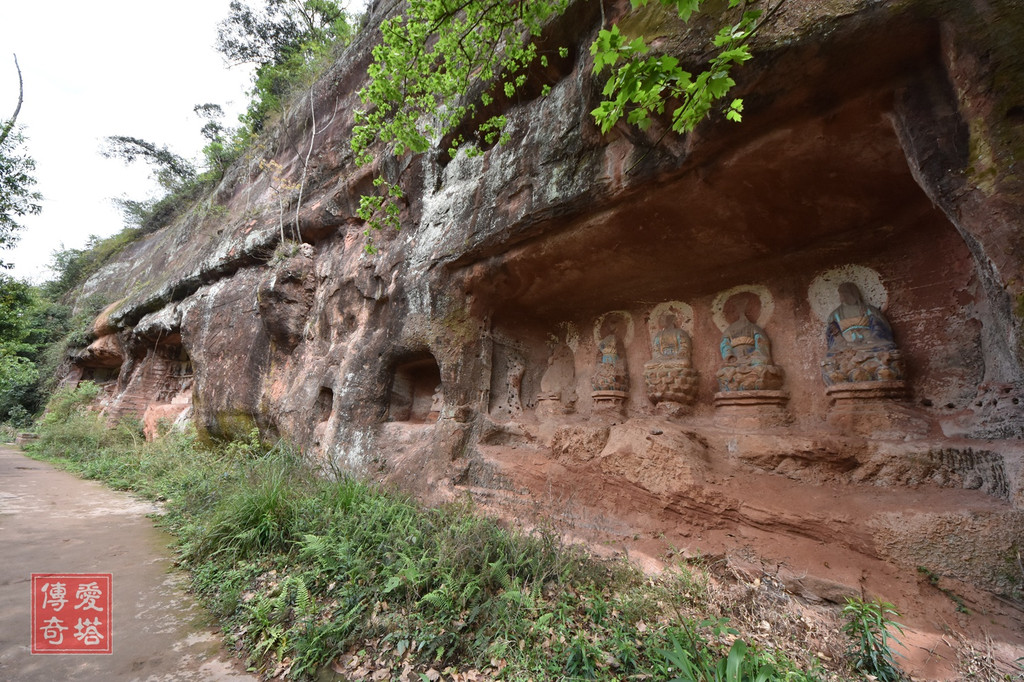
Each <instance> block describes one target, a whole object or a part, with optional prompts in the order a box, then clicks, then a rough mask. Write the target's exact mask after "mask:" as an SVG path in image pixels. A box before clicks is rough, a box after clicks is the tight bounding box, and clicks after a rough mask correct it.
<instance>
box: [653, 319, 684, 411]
mask: <svg viewBox="0 0 1024 682" xmlns="http://www.w3.org/2000/svg"><path fill="white" fill-rule="evenodd" d="M659 322H660V326H661V328H660V329H659V330H657V331H656V332H654V333H652V334H651V348H652V351H653V352H652V356H653V357H652V358H651V361H650V362H648V363H647V364H645V365H644V383H645V384H646V385H647V397H648V398H649V399H650V400H651V402H653V403H655V404H657V403H661V402H673V403H681V404H684V405H688V404H690V403H692V402H693V401H694V400H695V399H696V397H697V372H695V371H694V370H693V368H692V367H691V363H690V351H691V348H692V342H691V340H690V335H689V334H687V333H686V331H685V330H684V329H680V328H679V326H678V321H677V320H676V316H675V315H674V314H672V313H664V314H663V315H662V316H661V319H660V320H659Z"/></svg>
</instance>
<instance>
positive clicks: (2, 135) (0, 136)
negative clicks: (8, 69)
mask: <svg viewBox="0 0 1024 682" xmlns="http://www.w3.org/2000/svg"><path fill="white" fill-rule="evenodd" d="M14 68H15V69H17V70H18V106H16V107H15V108H14V115H13V116H11V118H10V120H9V121H7V123H5V124H4V127H3V130H2V131H0V145H2V144H3V143H4V140H6V139H7V136H8V135H10V134H11V131H12V130H14V123H15V121H17V120H18V114H20V113H21V102H22V100H23V99H24V98H25V84H24V82H23V81H22V80H21V66H19V65H18V55H14Z"/></svg>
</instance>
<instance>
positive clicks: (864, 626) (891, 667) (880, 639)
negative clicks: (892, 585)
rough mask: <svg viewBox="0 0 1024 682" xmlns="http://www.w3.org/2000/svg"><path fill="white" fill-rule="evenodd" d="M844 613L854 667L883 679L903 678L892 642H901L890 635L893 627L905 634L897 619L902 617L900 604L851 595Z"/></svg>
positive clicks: (893, 680) (886, 680)
mask: <svg viewBox="0 0 1024 682" xmlns="http://www.w3.org/2000/svg"><path fill="white" fill-rule="evenodd" d="M843 614H844V615H845V616H846V618H847V622H846V625H844V626H843V632H844V633H846V635H847V636H848V637H849V638H850V648H849V654H850V655H851V656H852V657H853V665H854V667H855V668H856V669H857V670H859V671H861V672H864V673H867V674H868V675H873V676H874V677H875V678H876V679H878V680H881V681H882V682H897V680H900V679H902V674H901V673H900V670H899V668H898V667H897V666H896V660H895V658H894V652H893V650H892V647H891V645H890V642H895V643H896V644H899V643H900V641H899V640H898V639H896V637H894V636H893V635H891V634H889V630H895V631H896V632H898V633H900V634H901V635H902V634H903V626H902V625H900V624H899V623H897V622H896V621H894V620H893V617H896V616H899V613H898V612H897V611H896V607H895V606H893V605H892V604H890V603H889V602H884V601H864V600H863V599H857V598H852V597H847V598H846V606H844V607H843Z"/></svg>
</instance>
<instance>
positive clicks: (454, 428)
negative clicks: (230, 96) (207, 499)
mask: <svg viewBox="0 0 1024 682" xmlns="http://www.w3.org/2000/svg"><path fill="white" fill-rule="evenodd" d="M1014 4H1015V3H1013V2H1011V1H1010V0H997V1H989V2H984V3H983V2H980V1H979V2H973V1H971V2H960V1H956V2H954V1H948V2H947V1H942V0H920V1H917V2H914V1H911V0H904V1H895V0H893V1H888V2H887V1H883V0H846V1H839V2H815V1H812V0H790V2H788V3H787V4H786V5H785V6H784V9H783V10H782V12H781V14H780V15H779V20H778V22H777V23H775V24H773V25H772V26H770V27H768V28H766V29H765V30H764V32H763V33H761V34H760V35H759V37H758V39H757V40H758V43H757V46H756V54H757V56H756V59H755V60H753V61H752V62H751V63H750V64H749V65H746V66H744V67H743V70H742V71H741V72H738V74H737V75H738V77H739V78H740V79H741V82H740V85H739V88H740V90H741V91H742V93H743V95H744V96H745V98H746V109H745V113H744V121H743V123H742V124H741V125H733V124H731V123H726V122H724V121H723V120H719V119H717V118H713V120H711V121H709V122H707V123H706V124H704V125H702V126H701V127H700V128H698V130H697V131H696V132H694V133H692V134H690V135H688V136H685V137H682V138H680V137H675V136H671V135H669V136H665V137H664V138H663V137H662V133H663V130H662V129H660V128H659V126H662V125H663V122H655V125H654V126H653V127H652V129H651V130H649V131H647V132H644V133H642V132H639V131H637V130H634V129H631V128H629V127H626V126H620V127H617V128H616V129H614V130H613V131H612V132H611V133H610V134H609V135H607V136H604V137H602V136H601V135H600V134H599V132H598V130H597V129H596V127H595V126H594V124H593V122H592V121H591V120H590V118H589V115H588V112H589V111H590V110H591V109H593V108H594V107H595V106H596V101H597V97H598V93H599V90H600V87H599V84H598V83H597V82H596V81H595V79H594V77H593V76H592V74H591V64H590V62H589V54H588V52H587V50H586V49H585V46H586V44H587V42H588V41H589V39H590V37H592V36H593V35H594V34H595V32H596V30H597V28H598V23H599V22H600V21H601V17H600V16H599V13H598V11H597V8H596V4H595V3H580V5H579V6H578V7H575V8H574V9H573V10H572V14H571V16H570V17H569V18H568V19H566V20H564V21H563V22H561V23H559V24H556V25H553V26H552V28H551V35H550V36H548V38H549V39H550V40H552V41H557V40H562V39H565V40H569V39H570V38H571V41H572V46H573V50H572V51H571V53H570V58H569V59H568V60H565V61H564V62H562V63H560V66H558V67H557V68H554V70H553V71H552V73H547V74H544V75H543V77H544V78H546V79H548V81H550V83H551V85H552V87H551V92H550V94H549V95H548V96H547V97H537V98H535V99H532V100H529V101H523V102H519V103H516V104H515V105H514V106H512V105H509V107H508V110H507V111H506V114H507V116H508V118H509V126H510V133H511V136H512V139H513V140H514V141H515V142H514V143H513V144H511V145H509V146H506V147H495V148H493V149H490V150H488V151H487V152H486V153H485V154H484V155H482V156H480V157H475V158H466V157H465V156H461V155H460V156H458V157H456V158H454V159H450V158H448V157H447V156H446V155H444V154H441V153H440V152H428V153H426V154H423V155H420V156H415V157H405V158H403V159H402V160H400V161H389V160H385V159H382V160H381V161H380V162H379V170H380V171H381V172H383V173H384V174H385V175H387V176H388V178H389V179H390V180H392V181H398V182H400V183H401V184H402V186H403V187H404V188H405V190H406V196H407V197H408V200H407V202H406V204H405V205H404V207H403V213H402V224H403V229H402V230H401V231H400V232H394V233H380V234H376V235H374V240H375V243H376V246H377V247H378V249H379V253H377V254H376V255H369V254H367V253H366V252H365V251H364V248H363V247H364V244H365V237H364V235H363V232H364V230H365V226H364V225H363V224H361V223H360V222H359V221H358V219H356V218H355V207H356V205H357V203H358V198H359V196H360V194H362V193H363V192H368V191H370V189H371V185H370V175H369V172H368V171H367V170H366V169H359V168H356V167H354V165H353V164H352V158H351V152H350V151H349V146H348V143H347V139H348V133H349V131H350V129H351V126H352V121H353V117H352V112H353V111H354V110H355V108H357V107H358V102H357V99H356V95H355V92H356V91H357V89H358V86H359V83H360V79H361V78H362V74H363V73H364V72H365V68H366V65H367V63H368V60H369V47H370V46H371V44H372V41H373V40H374V30H373V28H372V27H373V26H375V25H376V23H377V22H379V20H380V18H381V16H382V15H384V14H386V13H387V12H389V11H391V10H392V8H391V7H390V6H386V3H377V4H376V5H375V6H374V8H373V9H372V11H371V18H370V24H369V25H370V28H368V29H366V30H365V31H364V33H362V34H361V36H360V38H359V40H357V42H356V44H354V45H353V46H352V47H351V48H350V49H349V50H348V51H347V52H346V53H345V54H344V55H343V56H342V58H341V59H340V60H339V62H338V63H337V65H336V66H335V67H334V68H333V69H332V70H331V71H330V72H329V73H328V74H326V75H325V76H324V77H323V78H322V79H321V80H320V81H319V82H318V84H317V85H316V86H315V88H314V89H313V91H312V92H311V94H310V95H308V96H307V97H309V96H311V97H312V98H313V102H312V104H313V107H314V109H315V111H316V117H317V120H318V121H327V120H330V121H331V123H330V125H329V127H327V129H326V130H323V131H320V130H316V137H315V139H314V140H313V142H314V152H313V155H312V156H311V157H310V161H309V165H308V166H307V167H305V168H304V167H303V164H304V159H305V153H304V150H306V149H308V148H309V144H310V135H311V134H312V131H313V130H314V129H313V128H312V126H311V121H310V118H309V113H308V112H309V111H310V101H309V100H308V99H304V100H302V101H299V102H297V103H296V104H295V105H294V109H293V110H292V111H291V112H290V113H289V115H288V116H286V117H285V119H284V120H283V121H282V124H281V125H280V127H279V128H277V129H275V130H274V131H273V132H271V133H269V134H268V137H267V138H266V139H265V140H264V141H263V143H262V145H261V146H260V147H259V150H260V152H259V153H262V154H264V156H265V159H266V160H270V161H274V162H275V164H276V167H277V168H279V169H280V170H279V171H278V173H279V174H281V176H282V177H287V178H290V179H292V180H298V179H299V178H301V177H304V178H305V180H304V191H303V194H302V197H303V201H302V205H301V206H297V207H296V206H295V204H294V202H295V201H296V200H297V196H295V195H292V196H290V197H289V196H286V195H284V194H282V192H281V191H280V182H279V180H280V178H277V177H274V176H271V175H270V174H269V173H267V172H262V171H259V170H258V165H259V164H258V161H259V159H258V158H254V159H253V160H252V162H251V163H249V164H248V165H246V164H244V163H243V164H240V165H239V166H238V167H236V168H235V169H233V171H232V174H231V175H230V177H228V178H227V179H226V180H225V181H224V183H223V184H222V185H221V187H220V189H219V191H218V192H217V194H216V196H214V197H212V198H211V199H210V200H209V204H208V205H207V206H205V207H204V206H200V207H197V208H196V209H195V210H194V211H193V212H192V214H190V215H189V216H188V217H187V218H186V219H184V220H182V221H180V222H179V223H178V224H176V225H174V226H172V227H169V228H167V229H165V230H163V231H161V232H159V233H157V234H154V235H151V236H149V237H147V238H146V239H144V240H143V241H141V242H138V243H136V244H134V245H132V246H131V247H129V249H128V250H127V251H126V252H125V254H124V256H123V257H122V258H121V259H120V260H119V261H117V262H116V263H114V264H112V265H110V266H108V267H107V268H106V269H105V270H104V271H103V272H101V273H100V274H98V275H97V276H96V277H94V278H93V279H92V280H90V281H89V282H88V283H87V285H86V287H85V291H84V292H83V295H88V294H92V293H96V292H103V293H105V294H106V295H107V296H108V297H109V298H110V300H114V299H118V300H119V302H118V303H117V304H116V305H115V306H113V307H112V309H111V310H110V311H109V314H108V316H107V320H109V321H108V322H107V323H106V324H107V325H108V327H107V328H106V329H105V332H104V334H102V335H101V336H100V338H99V340H97V342H96V343H94V344H93V346H91V347H90V349H88V350H87V353H86V354H84V355H83V356H81V357H80V358H79V359H78V361H79V370H78V371H79V372H82V371H84V370H86V369H88V368H93V369H94V370H98V368H105V369H104V371H106V372H111V371H113V372H115V373H117V374H118V378H117V383H116V389H113V391H112V394H111V396H110V397H109V398H108V400H109V401H110V409H111V411H112V412H113V413H115V414H125V413H128V412H135V413H138V414H142V413H144V412H145V411H146V410H150V409H152V410H157V411H159V410H167V411H168V412H171V413H173V412H174V410H169V409H168V408H166V406H167V405H174V404H177V405H182V406H183V407H182V409H181V410H180V411H184V410H185V409H186V408H187V409H188V410H190V414H191V418H192V419H193V421H194V422H195V423H196V425H197V426H198V427H199V428H200V429H201V430H202V431H203V432H205V433H207V434H209V435H210V436H214V437H223V436H231V435H239V434H246V433H248V432H249V431H250V430H251V429H252V428H259V429H260V431H261V433H263V434H264V436H265V437H267V438H273V437H278V436H280V437H284V438H287V439H289V440H291V441H293V442H294V443H296V444H298V445H299V446H301V447H302V448H303V449H304V450H305V451H306V452H307V453H308V455H309V456H310V457H312V458H317V459H320V460H326V461H330V462H331V463H332V464H334V465H336V466H340V467H343V468H347V469H349V470H352V471H355V472H357V473H359V474H362V475H367V476H373V477H374V478H378V479H383V480H388V481H391V482H393V483H396V484H400V485H404V486H406V487H407V488H408V489H410V490H412V491H414V492H416V493H418V494H420V495H423V496H425V497H427V498H431V499H435V500H438V499H445V498H447V497H450V496H452V495H456V494H459V493H460V492H462V491H469V492H470V493H471V494H473V495H474V496H476V497H477V499H478V500H480V501H481V503H482V504H491V505H493V507H494V508H495V509H496V510H498V511H499V512H502V513H506V514H511V515H516V516H519V517H520V518H522V519H524V520H528V519H529V518H532V515H534V514H538V513H539V514H542V515H544V516H546V517H548V518H555V519H557V520H560V521H561V522H562V523H563V524H564V525H566V526H567V527H571V528H572V529H573V530H574V532H576V533H578V534H580V535H584V536H587V537H590V538H592V539H593V538H598V539H604V540H607V541H614V542H623V543H625V542H633V543H634V544H633V545H632V546H633V548H634V551H658V550H656V549H652V548H653V547H655V546H656V545H657V543H656V542H655V539H657V541H658V542H666V543H671V544H672V545H673V546H674V547H677V548H679V547H686V548H690V549H692V551H701V552H705V553H707V552H710V553H719V552H721V553H731V555H732V556H734V557H749V556H753V555H757V556H761V557H763V562H764V563H762V564H760V565H761V566H762V567H763V566H765V565H769V564H770V565H775V566H777V567H785V568H784V570H783V573H786V575H788V578H787V580H789V583H788V584H790V585H791V586H792V589H793V590H794V591H796V592H798V593H800V594H803V595H804V596H805V597H807V598H825V599H832V598H839V597H837V596H836V595H841V594H844V593H849V592H857V591H860V590H862V589H865V590H868V591H870V592H872V593H875V594H880V595H881V596H883V597H886V598H888V599H890V600H891V601H899V597H898V596H897V595H903V596H906V595H907V594H917V592H918V591H919V589H920V588H919V586H918V583H917V579H918V578H917V576H918V573H917V568H918V567H919V566H923V567H925V568H926V569H927V570H929V571H932V572H934V574H936V575H941V576H943V577H945V578H946V579H949V580H956V581H961V582H960V583H957V584H958V585H961V584H962V585H963V587H962V591H963V592H964V593H965V594H966V593H967V592H966V591H967V590H969V589H974V588H982V589H984V590H989V591H994V592H997V593H1000V594H1003V595H1006V598H1008V599H1009V600H1010V601H1006V602H1000V604H1001V606H999V605H997V606H992V607H991V609H992V610H990V611H989V612H988V613H990V614H994V615H992V618H993V621H994V622H997V624H998V625H997V626H993V627H996V628H997V629H998V628H999V627H1003V626H1004V625H1006V628H1005V629H1004V630H999V633H1000V634H998V635H997V636H996V640H997V642H999V643H1002V644H1000V646H1002V645H1003V644H1005V645H1006V646H1009V647H1011V648H1012V647H1013V646H1019V645H1020V641H1019V639H1014V637H1016V635H1011V634H1007V633H1011V632H1012V631H1013V630H1014V628H1015V627H1017V626H1016V625H1013V619H1015V618H1016V619H1017V621H1016V622H1017V624H1018V625H1019V623H1020V619H1021V616H1020V611H1019V610H1016V611H1015V610H1014V609H1017V608H1019V598H1020V590H1021V588H1022V585H1024V575H1021V574H1020V573H1019V571H1016V570H1015V568H1014V567H1015V565H1016V563H1015V562H1016V561H1017V560H1016V559H1015V557H1016V556H1019V554H1015V552H1017V553H1019V551H1020V550H1021V540H1020V538H1021V537H1022V536H1024V446H1022V440H1021V439H1022V437H1024V411H1022V410H1021V408H1020V405H1019V402H1020V400H1021V398H1022V397H1024V396H1022V392H1024V391H1022V389H1024V366H1022V360H1024V343H1022V340H1024V327H1022V325H1024V322H1022V320H1024V316H1022V312H1021V301H1022V300H1024V298H1022V296H1024V280H1022V279H1021V277H1020V273H1021V265H1022V263H1024V250H1022V249H1024V241H1022V239H1024V237H1022V235H1024V231H1022V230H1021V226H1022V225H1024V187H1022V183H1024V180H1022V178H1024V175H1022V174H1021V173H1020V172H1019V167H1020V164H1021V163H1024V114H1022V111H1024V63H1022V58H1021V56H1020V52H1019V49H1018V47H1019V45H1020V44H1022V42H1024V40H1021V38H1022V37H1024V18H1022V17H1021V12H1020V11H1019V8H1017V7H1014ZM606 12H607V18H610V16H613V15H623V17H624V21H623V26H624V27H626V28H625V29H624V30H633V29H635V30H643V31H645V32H646V33H648V34H651V31H652V30H653V31H655V32H658V33H659V34H660V35H662V40H663V44H664V46H665V47H666V49H672V50H676V51H679V52H681V53H682V54H684V56H685V55H686V54H691V55H692V53H690V52H687V51H688V50H692V49H694V46H692V45H689V44H688V43H687V42H686V41H685V40H682V41H676V39H675V38H673V36H674V35H676V34H675V33H674V31H675V29H674V28H673V26H672V22H671V21H668V20H666V19H665V18H664V17H662V16H661V15H659V14H658V11H657V10H655V9H653V8H647V9H644V10H641V11H639V12H637V13H634V14H629V13H627V12H626V8H625V3H618V4H616V5H615V7H613V8H608V7H606ZM566 22H569V23H566ZM630 26H632V27H633V29H630V28H629V27H630ZM680 35H681V34H680ZM697 47H699V46H697ZM282 197H283V198H282ZM282 200H283V201H285V205H284V208H285V209H286V210H285V211H284V214H285V215H297V216H298V225H297V227H298V230H299V232H300V233H301V235H302V237H303V240H304V242H305V243H304V244H302V246H301V247H300V248H288V247H286V245H279V244H278V241H279V234H280V233H281V230H280V225H279V222H278V221H279V216H280V215H281V209H282V205H281V203H280V202H281V201H282ZM289 202H291V203H289ZM213 207H217V208H216V209H214V208H213ZM279 246H280V248H279ZM275 250H276V255H275ZM850 285H853V286H852V287H851V286H850ZM854 290H856V295H854V293H853V292H854ZM684 348H685V357H684V355H683V352H682V351H683V349H684ZM118 353H120V355H118ZM176 363H177V364H176ZM658 372H661V374H658ZM659 377H660V378H659ZM722 377H726V379H727V380H726V381H724V383H723V380H722ZM729 377H732V378H734V379H736V381H734V382H732V380H731V379H728V378H729ZM737 377H738V378H737ZM730 382H732V383H730ZM663 384H664V385H663ZM652 386H653V387H654V388H653V389H652V388H651V387H652ZM649 392H651V393H650V394H649ZM154 414H155V413H154ZM645 542H646V544H644V543H645ZM636 543H639V544H640V549H637V545H636ZM662 547H663V546H662ZM645 548H646V549H645ZM661 551H663V550H661ZM815 585H816V586H818V587H814V586H815ZM822 586H824V587H822ZM972 586H973V587H972ZM819 588H820V589H819ZM958 589H961V588H958ZM894 593H895V594H894ZM972 594H973V593H972ZM940 597H942V595H940ZM942 598H943V599H944V597H942ZM915 599H917V598H916V597H915ZM977 599H979V600H981V599H983V597H981V596H978V597H977ZM1014 599H1016V600H1018V601H1016V602H1014V601H1013V600H1014ZM979 603H980V602H979ZM1007 604H1010V606H1007ZM1015 604H1016V606H1014V605H1015ZM985 608H989V607H985ZM1000 609H1001V610H1002V611H1001V612H1000ZM919 620H924V618H923V617H922V618H920V619H919ZM1007 624H1009V625H1007ZM1017 630H1018V634H1019V631H1020V628H1017ZM1000 638H1002V639H1000Z"/></svg>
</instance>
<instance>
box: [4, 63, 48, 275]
mask: <svg viewBox="0 0 1024 682" xmlns="http://www.w3.org/2000/svg"><path fill="white" fill-rule="evenodd" d="M14 68H15V69H16V70H17V71H18V104H17V106H16V107H15V108H14V114H12V115H11V117H10V118H9V119H7V120H6V121H3V122H0V249H8V248H10V247H12V246H13V245H14V244H15V242H16V241H17V239H18V237H17V234H16V231H17V230H19V229H21V227H22V226H21V225H20V224H19V223H18V220H17V219H18V218H22V217H24V216H26V215H35V214H37V213H39V212H40V210H42V208H41V206H40V205H39V201H40V200H41V199H42V195H40V194H39V192H34V191H32V189H31V188H32V186H33V185H35V184H36V180H35V178H34V177H33V176H32V173H33V172H34V171H35V168H36V164H35V161H34V160H33V159H32V157H30V156H29V155H28V154H26V153H24V152H23V151H21V150H20V148H21V146H22V145H23V144H24V142H25V138H24V136H23V135H22V133H21V130H20V129H19V128H18V127H17V126H16V124H17V120H18V114H19V113H21V104H22V101H23V100H24V94H25V88H24V83H23V81H22V78H21V67H20V66H19V65H18V57H17V55H15V57H14ZM0 267H2V268H10V267H11V264H10V263H5V262H3V261H0Z"/></svg>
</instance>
